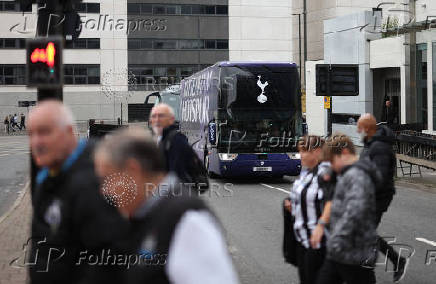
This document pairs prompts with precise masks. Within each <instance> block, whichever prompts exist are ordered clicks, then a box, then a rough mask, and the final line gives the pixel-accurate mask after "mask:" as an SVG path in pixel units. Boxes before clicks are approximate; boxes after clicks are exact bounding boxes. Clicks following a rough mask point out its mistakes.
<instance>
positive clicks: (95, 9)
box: [75, 3, 100, 14]
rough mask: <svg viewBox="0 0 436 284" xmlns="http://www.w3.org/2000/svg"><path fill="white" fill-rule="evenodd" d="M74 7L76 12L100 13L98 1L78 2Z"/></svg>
mask: <svg viewBox="0 0 436 284" xmlns="http://www.w3.org/2000/svg"><path fill="white" fill-rule="evenodd" d="M75 9H76V11H77V12H78V13H92V14H94V13H95V14H100V3H78V4H75Z"/></svg>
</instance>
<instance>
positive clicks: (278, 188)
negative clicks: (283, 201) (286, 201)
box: [261, 183, 291, 194]
mask: <svg viewBox="0 0 436 284" xmlns="http://www.w3.org/2000/svg"><path fill="white" fill-rule="evenodd" d="M261 185H263V186H266V187H268V188H272V189H276V190H279V191H281V192H284V193H286V194H289V193H291V192H290V191H287V190H284V189H283V188H280V187H275V186H271V185H268V184H265V183H261Z"/></svg>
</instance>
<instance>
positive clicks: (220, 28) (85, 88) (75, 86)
mask: <svg viewBox="0 0 436 284" xmlns="http://www.w3.org/2000/svg"><path fill="white" fill-rule="evenodd" d="M7 2H9V1H0V17H1V20H0V21H1V22H2V25H1V26H0V116H2V117H4V116H5V115H7V114H14V113H26V112H27V111H28V109H27V108H23V107H19V106H18V104H19V101H36V89H28V88H26V86H25V80H24V72H25V42H24V41H23V39H25V38H33V37H34V36H35V29H36V21H37V10H38V6H37V5H33V6H32V7H31V8H30V9H29V10H28V11H26V12H25V13H22V12H19V11H18V6H16V5H17V4H15V3H13V5H10V2H9V3H7ZM83 2H84V3H83V4H81V6H80V7H78V12H79V14H80V16H81V19H82V33H81V35H80V39H79V40H78V41H77V42H76V43H74V44H70V45H69V46H67V48H66V50H65V51H64V64H65V86H64V102H65V103H66V104H68V105H69V106H71V108H72V109H73V112H74V115H75V117H76V119H77V120H78V121H86V120H88V119H91V118H94V119H96V120H97V121H99V120H104V121H116V120H117V119H118V118H121V117H123V121H127V120H128V117H129V116H128V112H129V106H134V105H135V104H143V103H144V100H145V98H146V96H147V95H148V94H150V93H151V92H154V91H158V90H161V89H163V88H165V87H166V86H167V85H171V84H174V83H178V82H180V80H181V79H183V78H185V77H188V76H190V75H191V74H193V73H194V72H196V71H198V70H201V69H203V68H204V67H206V66H209V65H212V64H214V63H216V62H218V61H223V60H241V61H249V60H257V61H262V60H268V61H281V62H291V61H292V60H291V59H292V58H291V57H292V54H291V51H292V50H291V37H292V36H291V31H292V29H291V16H290V12H291V1H290V0H274V1H268V2H265V1H260V0H256V1H248V0H212V1H210V0H183V1H180V0H159V1H155V0H117V1H115V0H113V1H112V0H110V1H99V0H84V1H83ZM12 6H13V7H12ZM15 77H17V78H18V79H17V80H15V79H13V78H15Z"/></svg>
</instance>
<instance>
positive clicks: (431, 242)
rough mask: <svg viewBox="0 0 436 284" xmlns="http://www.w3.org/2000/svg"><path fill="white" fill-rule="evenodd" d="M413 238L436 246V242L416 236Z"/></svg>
mask: <svg viewBox="0 0 436 284" xmlns="http://www.w3.org/2000/svg"><path fill="white" fill-rule="evenodd" d="M415 240H417V241H418V242H422V243H426V244H428V245H431V246H434V247H436V242H433V241H429V240H427V239H424V238H416V239H415Z"/></svg>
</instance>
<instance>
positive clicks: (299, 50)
mask: <svg viewBox="0 0 436 284" xmlns="http://www.w3.org/2000/svg"><path fill="white" fill-rule="evenodd" d="M292 16H298V60H299V63H298V64H299V67H300V70H299V71H300V83H301V78H302V73H301V68H302V65H301V60H302V59H301V13H299V14H292Z"/></svg>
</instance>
